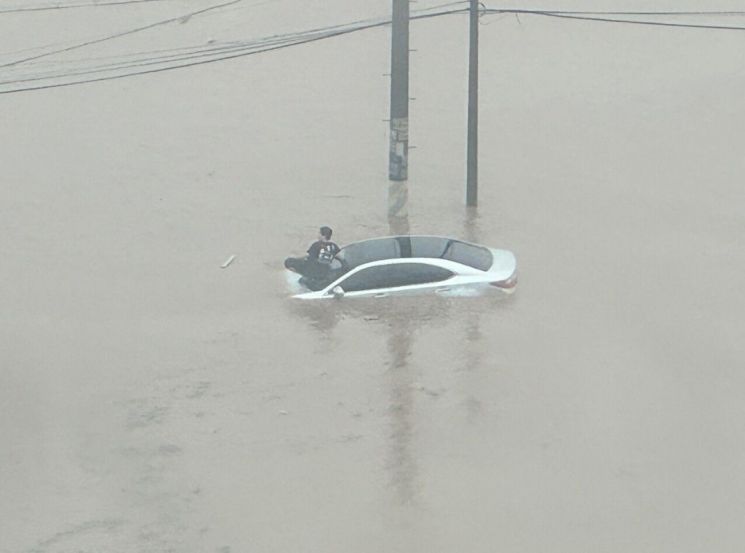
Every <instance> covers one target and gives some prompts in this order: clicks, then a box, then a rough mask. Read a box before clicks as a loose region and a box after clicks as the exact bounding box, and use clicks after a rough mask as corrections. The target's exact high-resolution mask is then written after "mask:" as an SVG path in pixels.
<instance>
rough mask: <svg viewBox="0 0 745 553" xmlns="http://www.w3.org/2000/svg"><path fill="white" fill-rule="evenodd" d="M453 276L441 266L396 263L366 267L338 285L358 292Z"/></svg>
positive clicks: (428, 281) (440, 279) (346, 289)
mask: <svg viewBox="0 0 745 553" xmlns="http://www.w3.org/2000/svg"><path fill="white" fill-rule="evenodd" d="M452 276H453V273H452V272H450V271H448V270H447V269H443V268H442V267H435V266H434V265H427V264H425V263H396V264H392V265H380V266H377V267H368V268H367V269H362V270H361V271H358V272H356V273H354V274H353V275H350V276H349V277H348V278H346V279H345V280H343V281H342V282H341V283H340V284H339V285H340V286H341V287H342V288H343V289H344V291H345V292H360V291H362V290H376V289H379V288H399V287H401V286H411V285H414V284H427V283H431V282H441V281H443V280H447V279H449V278H450V277H452Z"/></svg>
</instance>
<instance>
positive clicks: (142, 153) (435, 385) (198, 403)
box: [0, 0, 745, 553]
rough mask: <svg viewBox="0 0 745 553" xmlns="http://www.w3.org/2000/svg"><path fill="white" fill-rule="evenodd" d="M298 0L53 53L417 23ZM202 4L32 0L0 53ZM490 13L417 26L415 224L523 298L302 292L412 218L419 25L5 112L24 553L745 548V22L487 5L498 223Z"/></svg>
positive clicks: (19, 529)
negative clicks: (329, 267)
mask: <svg viewBox="0 0 745 553" xmlns="http://www.w3.org/2000/svg"><path fill="white" fill-rule="evenodd" d="M34 1H35V0H34ZM6 4H7V5H8V6H10V5H14V6H17V5H19V3H12V2H0V8H2V7H5V5H6ZM38 4H43V2H41V1H39V2H38ZM299 4H301V3H298V2H295V1H294V0H284V1H275V2H244V3H239V4H236V5H234V6H229V7H226V8H225V9H224V10H223V11H220V10H216V11H214V12H211V13H210V14H204V15H203V16H200V17H197V16H195V17H193V18H191V19H190V20H188V21H185V22H183V23H174V24H171V25H165V26H162V27H158V28H155V29H152V30H150V31H146V32H142V33H138V34H135V35H132V36H127V37H122V38H120V39H117V40H112V41H110V42H106V43H102V44H100V45H98V46H92V47H90V48H89V49H79V50H75V51H70V52H67V53H61V54H58V55H56V56H50V57H46V58H44V59H39V60H37V63H39V64H42V63H43V64H47V65H44V67H49V65H48V64H51V67H54V63H62V62H61V61H56V60H68V61H70V60H73V61H71V62H74V63H83V62H85V60H86V59H88V58H90V57H93V56H96V55H101V56H104V55H105V56H114V55H120V54H123V53H128V52H133V51H151V50H156V49H158V48H172V47H174V48H175V47H181V46H190V45H194V44H203V43H205V42H206V41H208V40H217V41H231V40H239V39H248V38H258V37H262V36H268V35H273V34H278V33H285V32H290V31H298V30H304V29H310V28H315V27H322V26H327V25H332V24H338V23H345V22H349V21H355V20H362V19H367V18H374V17H379V16H385V15H387V14H388V13H389V11H390V3H389V2H387V1H382V0H365V1H362V0H354V1H350V0H344V1H342V0H323V1H321V0H315V1H306V2H302V5H303V6H302V10H301V9H300V7H298V6H299ZM436 4H437V2H433V1H432V2H420V3H418V4H412V6H416V9H420V8H424V7H427V6H433V5H436ZM546 4H547V3H545V2H544V3H543V4H542V5H541V6H545V5H546ZM558 4H560V5H561V6H557V5H555V4H552V7H553V8H557V7H566V8H578V7H579V8H582V7H587V5H588V3H585V4H584V5H582V3H580V2H568V1H567V2H559V3H558ZM615 4H617V6H616V8H617V9H618V8H619V7H620V8H623V9H627V8H629V6H628V5H627V4H625V3H624V4H623V6H622V5H621V3H620V2H617V3H615ZM644 4H646V3H643V2H638V3H637V6H634V7H637V8H639V7H642V8H643V7H644ZM664 4H667V7H669V8H674V9H682V8H683V6H681V3H677V2H675V3H674V2H666V3H662V4H661V5H657V4H656V5H655V8H663V7H665V6H664ZM687 4H688V5H687V6H685V7H686V8H690V7H693V8H697V9H700V8H701V5H700V4H695V3H692V2H689V3H687ZM694 4H695V5H694ZM200 5H201V4H200ZM204 5H208V4H204ZM732 5H733V3H731V2H730V3H729V4H728V3H726V2H723V3H721V4H720V5H719V6H717V8H724V9H726V8H732ZM490 7H498V6H497V5H495V6H490ZM590 7H593V6H590ZM605 7H606V8H607V6H605ZM646 7H647V8H648V7H649V6H646ZM713 8H714V7H713V6H709V5H707V6H706V9H713ZM195 9H197V8H196V7H195V5H194V4H193V3H189V2H186V1H182V0H172V1H165V2H152V3H141V4H133V5H121V6H106V7H104V6H101V7H98V8H95V9H94V8H85V9H84V8H81V9H69V10H54V11H48V12H28V13H8V14H3V15H2V16H0V37H2V38H0V45H2V48H1V50H2V54H3V55H2V61H3V63H7V62H8V61H11V60H13V59H16V57H17V56H18V55H19V54H18V53H17V52H20V51H22V50H23V51H26V49H29V48H32V47H37V46H40V45H42V44H43V45H55V44H63V45H67V44H72V43H76V42H83V41H85V40H89V39H95V38H98V37H101V36H106V35H108V34H113V33H117V32H121V31H124V30H127V29H130V28H134V27H139V26H144V25H147V24H149V23H151V22H152V21H158V20H161V19H166V18H169V17H175V16H178V15H181V14H185V13H188V12H190V11H194V10H195ZM412 9H414V8H412ZM697 21H698V22H700V19H699V20H697ZM704 22H707V23H708V22H715V23H725V24H745V18H740V19H737V18H735V19H733V18H730V17H720V18H719V19H716V18H706V19H705V21H704ZM467 26H468V22H467V16H466V15H454V16H448V17H441V18H436V19H431V20H427V21H420V22H417V23H415V24H412V29H411V33H412V34H411V47H412V48H413V49H415V50H416V51H415V52H412V58H411V96H412V97H415V98H416V100H414V101H412V103H411V106H410V117H411V119H410V126H411V144H412V145H414V146H416V149H413V150H412V151H411V156H410V178H409V182H408V186H409V200H410V203H409V209H408V212H409V214H408V219H407V220H406V221H398V222H396V224H397V225H401V224H404V225H407V226H408V227H409V228H410V230H411V232H412V233H419V234H429V233H431V234H438V235H450V236H456V237H460V238H464V239H469V240H472V241H475V242H479V243H483V244H486V245H489V246H492V247H500V248H506V249H510V250H512V251H514V252H515V254H516V255H517V259H518V267H519V273H520V282H519V285H518V288H517V291H516V292H515V293H514V294H513V295H511V296H508V297H500V296H498V295H487V296H481V297H450V298H441V297H433V298H426V297H424V298H422V297H417V298H406V299H392V298H386V299H382V300H381V299H378V300H354V301H352V299H351V298H348V299H347V300H341V301H338V302H333V301H327V302H319V303H312V302H299V301H297V300H293V299H291V298H289V290H288V288H287V282H286V279H285V275H284V271H283V269H282V260H283V259H284V258H285V257H286V256H287V255H291V254H301V253H302V252H303V251H304V250H305V248H306V247H307V246H308V244H309V242H310V241H312V240H313V239H314V237H315V234H316V232H317V228H318V227H319V226H320V225H329V226H331V227H333V228H334V230H335V236H334V238H335V239H336V240H337V241H338V242H339V243H340V244H344V243H346V242H351V241H354V240H359V239H364V238H368V237H371V236H379V235H387V234H389V233H391V232H396V228H392V225H391V224H390V223H389V221H388V219H387V217H386V203H387V191H388V184H389V183H388V180H387V155H388V154H387V152H388V150H387V149H388V130H387V123H386V122H385V121H384V120H385V119H387V118H388V93H389V90H388V87H389V82H388V80H387V77H385V76H384V74H385V73H388V72H389V67H388V64H389V55H390V52H389V40H390V34H389V33H390V31H389V29H388V28H379V29H371V30H368V31H363V32H358V33H353V34H349V35H345V36H342V37H337V38H333V39H329V40H323V41H317V42H314V43H311V44H306V45H303V46H297V47H293V48H288V49H284V50H278V51H275V52H270V53H265V54H260V55H254V56H248V57H244V58H238V59H235V60H232V61H225V62H221V63H212V64H207V65H202V66H198V67H192V68H189V69H183V70H178V71H169V72H165V73H158V74H154V75H145V76H139V77H131V78H127V79H120V80H112V81H106V82H100V83H93V84H86V85H80V86H73V87H65V88H52V89H48V90H43V91H36V92H22V93H15V94H7V95H0V106H1V113H2V116H1V117H2V125H1V126H0V147H1V151H2V158H1V159H2V167H3V171H2V187H1V188H0V199H1V202H0V209H1V210H2V217H0V251H1V252H2V254H3V260H2V263H0V283H1V284H2V285H1V286H0V341H1V343H0V362H1V364H2V366H1V367H0V445H1V446H2V447H0V551H1V552H2V553H16V552H23V553H31V552H33V553H53V552H73V551H75V552H86V553H88V552H91V553H92V552H103V551H106V552H112V553H113V552H127V553H131V552H153V553H156V552H165V551H175V552H194V553H196V552H199V553H202V552H215V553H230V552H232V553H239V552H246V551H262V552H264V551H277V552H294V551H319V552H320V551H323V552H327V553H331V552H339V553H348V552H370V553H378V552H381V551H386V552H402V553H404V552H406V553H409V552H415V551H416V552H420V551H421V552H443V553H444V552H453V551H469V552H470V551H473V552H494V551H504V552H520V553H522V552H525V553H528V552H535V551H551V552H567V553H569V552H571V553H576V552H578V551H598V552H600V551H602V552H609V553H610V552H614V553H615V552H618V553H622V552H623V553H626V552H629V551H639V552H641V551H648V552H655V553H663V552H664V553H667V552H669V553H683V552H690V553H699V552H701V551H717V552H735V551H737V552H739V551H742V547H743V544H745V530H743V526H742V523H741V521H742V520H743V517H745V503H743V501H742V497H743V495H745V476H744V475H743V471H742V467H743V463H745V445H744V444H745V407H744V404H743V401H742V398H743V394H745V375H744V374H743V370H742V369H743V367H744V366H745V288H744V287H743V286H742V282H743V277H742V275H743V271H745V254H744V253H743V252H745V248H744V244H743V236H745V218H744V217H743V206H744V205H745V187H743V174H744V173H745V156H743V155H742V144H743V141H744V140H745V130H744V129H745V126H744V125H743V113H745V95H743V93H742V91H743V87H745V70H744V69H743V67H745V63H744V62H745V53H744V52H745V51H744V50H743V48H742V40H743V37H745V34H743V33H742V32H737V31H732V32H725V31H721V32H717V31H707V30H692V29H670V28H657V27H638V26H632V25H610V24H602V23H588V22H579V21H564V20H554V19H547V18H538V17H531V16H520V18H519V19H518V18H516V17H515V16H501V17H497V16H494V17H489V18H485V19H484V21H483V25H482V27H481V54H480V56H481V82H480V99H481V104H480V131H481V132H480V167H479V177H480V178H479V180H480V205H479V208H478V210H477V211H470V212H469V211H467V210H466V209H465V208H464V198H465V190H464V179H465V166H464V161H465V114H466V111H465V101H466V69H467V64H466V54H467ZM21 55H25V54H21ZM74 60H77V61H74ZM80 60H82V62H81V61H80ZM34 67H36V66H33V65H32V66H29V68H26V69H24V71H26V72H33V70H35V69H34ZM39 67H41V66H39ZM11 70H12V71H16V70H20V69H18V68H16V69H11V68H6V69H3V70H0V71H11ZM395 226H396V225H393V227H395ZM231 255H236V258H235V260H234V261H233V263H232V264H231V265H230V266H229V267H227V268H225V269H222V268H221V265H222V264H223V262H224V261H225V260H226V259H228V258H229V257H230V256H231Z"/></svg>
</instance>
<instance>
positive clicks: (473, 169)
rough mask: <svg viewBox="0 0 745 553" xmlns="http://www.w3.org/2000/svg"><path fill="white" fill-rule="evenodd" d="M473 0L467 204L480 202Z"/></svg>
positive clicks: (474, 9)
mask: <svg viewBox="0 0 745 553" xmlns="http://www.w3.org/2000/svg"><path fill="white" fill-rule="evenodd" d="M470 1H471V12H470V17H469V21H470V44H469V47H468V152H467V154H466V157H467V161H466V205H467V206H469V207H475V206H476V205H478V202H479V182H478V161H479V160H478V147H479V2H478V0H470Z"/></svg>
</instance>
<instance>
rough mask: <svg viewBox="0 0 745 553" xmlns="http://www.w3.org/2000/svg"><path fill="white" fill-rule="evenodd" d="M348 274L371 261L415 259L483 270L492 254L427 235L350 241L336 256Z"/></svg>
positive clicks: (482, 247) (475, 246)
mask: <svg viewBox="0 0 745 553" xmlns="http://www.w3.org/2000/svg"><path fill="white" fill-rule="evenodd" d="M336 257H337V259H339V260H340V261H341V262H342V264H343V266H344V268H345V269H346V270H347V271H349V270H351V269H354V268H355V267H359V266H360V265H364V264H367V263H372V262H374V261H383V260H392V259H404V258H417V259H445V260H448V261H453V262H456V263H460V264H462V265H467V266H470V267H473V268H475V269H479V270H482V271H486V270H488V269H489V267H490V266H491V264H492V261H493V258H492V254H491V251H490V250H489V249H488V248H485V247H484V246H479V245H477V244H471V243H469V242H464V241H462V240H457V239H455V238H448V237H444V236H429V235H413V236H409V235H402V236H387V237H382V238H371V239H368V240H362V241H360V242H353V243H351V244H348V245H347V246H345V247H343V248H342V249H341V250H340V252H339V253H338V254H337V256H336Z"/></svg>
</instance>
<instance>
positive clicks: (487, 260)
mask: <svg viewBox="0 0 745 553" xmlns="http://www.w3.org/2000/svg"><path fill="white" fill-rule="evenodd" d="M442 258H443V259H449V260H450V261H455V262H456V263H461V264H463V265H468V266H469V267H473V268H474V269H478V270H480V271H488V270H489V267H491V266H492V263H493V261H494V260H493V257H492V254H491V252H490V251H489V250H487V249H486V248H482V247H481V246H474V245H473V244H466V243H465V242H456V241H453V242H451V243H450V246H449V247H448V249H447V251H446V252H445V255H444V256H443V257H442Z"/></svg>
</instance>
